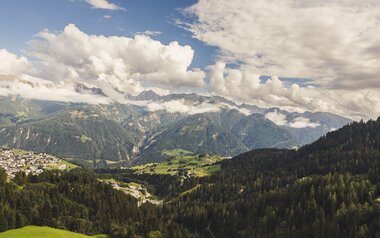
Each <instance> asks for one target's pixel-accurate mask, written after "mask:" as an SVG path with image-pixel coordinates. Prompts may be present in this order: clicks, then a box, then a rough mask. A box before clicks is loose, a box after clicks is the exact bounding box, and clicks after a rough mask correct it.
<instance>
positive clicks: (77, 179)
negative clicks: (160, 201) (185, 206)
mask: <svg viewBox="0 0 380 238" xmlns="http://www.w3.org/2000/svg"><path fill="white" fill-rule="evenodd" d="M160 210H161V208H159V207H156V206H154V205H150V204H144V205H142V206H140V207H137V201H136V199H134V198H133V197H131V196H128V195H126V194H124V193H123V192H120V191H116V190H114V189H113V188H112V187H111V186H110V185H107V184H104V183H101V182H99V181H98V178H97V177H96V176H95V174H93V173H91V172H88V171H84V170H81V169H76V170H73V171H71V172H64V173H63V172H59V171H46V172H44V173H42V174H41V175H39V176H33V175H31V176H25V175H24V174H22V173H19V174H17V176H16V178H15V179H14V181H11V182H6V174H5V172H4V170H2V169H0V231H5V230H9V229H14V228H19V227H23V226H25V225H40V226H50V227H54V228H61V229H67V230H71V231H75V232H79V233H85V234H111V237H192V236H191V234H190V233H189V232H188V231H187V229H186V228H184V227H183V226H181V225H178V224H177V223H175V222H169V223H167V222H166V221H165V220H164V219H161V218H160V215H159V214H160Z"/></svg>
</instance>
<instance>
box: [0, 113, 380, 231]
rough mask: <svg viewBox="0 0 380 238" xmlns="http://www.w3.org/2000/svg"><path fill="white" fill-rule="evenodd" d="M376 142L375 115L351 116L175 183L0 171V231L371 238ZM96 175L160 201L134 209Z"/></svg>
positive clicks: (379, 134) (378, 164)
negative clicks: (298, 144)
mask: <svg viewBox="0 0 380 238" xmlns="http://www.w3.org/2000/svg"><path fill="white" fill-rule="evenodd" d="M379 145H380V119H378V120H377V121H369V122H367V123H364V122H360V123H353V124H351V125H348V126H346V127H344V128H342V129H341V130H338V131H336V132H331V133H329V134H328V135H327V136H326V137H323V138H321V139H320V140H318V141H317V142H315V143H314V144H312V145H309V146H305V147H303V148H301V149H300V150H298V151H295V150H278V149H261V150H254V151H251V152H248V153H245V154H242V155H240V156H237V157H235V158H233V159H231V160H224V161H222V162H220V163H221V167H222V169H221V171H219V172H216V173H215V174H213V175H211V176H209V177H204V178H188V179H186V180H185V181H182V182H183V183H181V178H180V177H175V176H170V175H150V174H142V175H139V174H134V173H132V172H131V171H129V170H112V171H111V170H102V171H99V172H101V173H98V174H95V173H89V172H84V171H81V170H73V171H71V172H67V173H63V174H60V173H58V172H45V173H43V174H41V175H40V176H29V177H27V178H26V179H21V180H20V179H19V178H20V176H18V177H17V178H18V179H16V180H15V181H13V182H8V183H5V177H4V175H2V176H1V179H0V194H2V195H1V196H0V204H1V209H0V229H1V230H6V229H11V228H15V227H20V226H23V225H28V224H32V225H48V226H52V227H57V228H64V229H69V230H72V231H76V232H81V233H86V234H99V233H108V234H112V236H113V237H145V236H147V237H379V236H380V199H379V198H380V150H379V149H380V147H379ZM21 178H22V176H21ZM98 178H115V179H118V180H122V181H125V182H129V181H134V182H139V183H145V184H146V185H147V187H148V188H149V191H150V192H153V193H154V194H156V195H158V196H160V197H161V198H162V199H165V201H164V203H163V204H162V205H160V206H155V205H150V204H144V205H142V206H141V207H137V205H136V200H135V199H133V198H131V197H129V196H128V195H126V194H123V193H122V192H120V191H115V190H113V189H112V188H111V187H110V186H109V185H105V184H102V183H100V182H99V180H98ZM15 183H16V184H15ZM153 235H155V236H153Z"/></svg>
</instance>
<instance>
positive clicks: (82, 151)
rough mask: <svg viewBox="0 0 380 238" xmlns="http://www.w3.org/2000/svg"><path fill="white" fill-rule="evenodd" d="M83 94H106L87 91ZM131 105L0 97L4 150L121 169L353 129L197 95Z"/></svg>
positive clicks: (323, 117) (138, 99) (283, 144)
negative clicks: (169, 155)
mask: <svg viewBox="0 0 380 238" xmlns="http://www.w3.org/2000/svg"><path fill="white" fill-rule="evenodd" d="M77 90H84V91H86V92H87V93H88V92H89V91H90V92H91V93H94V94H99V95H103V92H102V91H99V90H98V89H97V88H91V87H87V86H85V85H77ZM126 98H127V99H128V100H130V101H131V104H119V103H112V104H109V105H87V104H73V103H61V102H50V101H37V100H29V99H23V98H18V97H17V98H8V97H0V146H9V147H15V148H22V149H27V150H36V151H39V152H49V153H51V154H54V155H59V156H63V157H72V158H75V159H77V160H80V161H82V162H84V161H90V163H87V162H86V164H95V165H96V166H101V165H105V164H107V163H108V164H109V165H110V164H114V165H117V164H120V163H121V164H122V163H132V162H133V163H142V162H150V161H161V160H163V159H165V157H164V156H163V155H162V151H163V150H165V149H177V148H178V149H186V150H190V151H193V152H195V153H214V154H220V155H224V156H233V155H236V154H239V153H242V152H244V151H248V150H250V149H255V148H291V147H299V146H301V145H304V144H307V143H310V142H312V141H315V140H316V139H318V138H319V137H320V136H322V135H324V134H326V133H327V132H329V131H331V130H334V129H337V128H340V127H342V126H343V125H345V124H347V123H349V122H350V120H349V119H346V118H343V117H340V116H337V115H334V114H330V113H311V112H305V113H294V112H287V111H283V110H280V109H276V108H273V109H264V108H260V107H257V106H255V105H248V104H240V105H238V104H236V103H234V102H232V101H230V100H228V99H225V98H223V97H219V96H203V95H198V94H195V93H192V94H184V93H183V94H170V95H164V96H160V95H158V94H156V93H155V92H153V91H147V92H143V93H141V94H140V95H138V96H134V97H132V96H126ZM184 109H186V110H184ZM279 119H280V120H279ZM104 161H108V162H104Z"/></svg>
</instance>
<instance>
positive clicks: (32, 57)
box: [0, 0, 380, 119]
mask: <svg viewBox="0 0 380 238" xmlns="http://www.w3.org/2000/svg"><path fill="white" fill-rule="evenodd" d="M181 10H182V11H181ZM379 12H380V2H379V0H361V1H357V0H328V1H327V0H313V1H305V0H254V1H253V0H252V1H247V0H233V1H232V0H0V79H1V76H4V75H6V76H9V75H12V76H14V77H15V78H17V77H21V78H23V81H22V82H24V84H22V83H20V82H17V81H16V82H13V81H12V82H10V81H7V83H4V81H2V83H3V84H4V85H1V84H0V94H1V95H3V96H4V95H5V96H7V95H23V94H25V92H26V91H27V89H28V93H29V92H30V90H32V89H29V88H28V87H32V88H33V90H34V92H32V93H30V95H29V97H31V98H34V97H40V96H41V93H40V92H42V91H44V90H45V88H46V87H53V86H51V85H52V84H51V83H53V84H54V85H55V86H54V87H55V90H56V91H55V92H57V93H55V94H51V95H47V94H46V95H45V96H46V98H48V99H49V100H58V99H57V98H56V97H55V96H56V95H57V94H60V100H73V98H75V97H73V96H68V95H74V94H73V93H75V92H73V91H72V85H70V83H72V82H84V83H86V84H89V85H92V86H94V87H99V88H101V89H103V90H104V91H107V92H108V94H107V96H109V97H110V98H111V99H112V100H116V101H119V97H118V96H117V95H116V94H117V92H122V93H130V94H134V95H136V94H138V93H141V92H142V91H144V90H155V91H156V92H159V93H162V94H167V93H173V92H197V93H205V94H212V95H219V96H223V97H226V98H229V99H231V100H235V101H236V102H245V103H251V104H255V105H258V106H261V107H279V108H282V109H285V110H289V111H306V110H307V111H328V112H333V113H337V114H340V115H344V116H348V117H351V118H354V119H358V118H368V117H372V118H376V117H377V116H378V115H380V93H379V92H380V80H379V75H380V68H379V65H380V50H379V49H380V16H379ZM105 16H106V17H105ZM177 19H181V20H182V23H184V24H182V25H181V26H178V25H177V24H176V22H175V20H177ZM184 27H185V28H186V29H184ZM45 29H48V31H44V30H45ZM42 31H43V33H41V32H42ZM146 31H150V32H160V33H161V34H158V35H148V34H145V35H144V36H142V35H139V36H135V35H136V34H137V33H142V32H146ZM38 33H40V34H39V36H38V37H37V36H36V34H38ZM103 36H105V37H103ZM113 36H125V37H113ZM173 41H176V42H178V44H175V43H171V42H173ZM187 45H188V46H190V47H187ZM28 81H32V82H29V83H25V82H28ZM36 81H38V83H35V82H36ZM31 85H32V86H31ZM41 85H42V86H41ZM50 90H51V88H50ZM70 90H71V91H70ZM44 92H45V91H44ZM76 97H78V98H80V101H87V100H88V97H89V96H88V95H76ZM78 100H79V99H78Z"/></svg>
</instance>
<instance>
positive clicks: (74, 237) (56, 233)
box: [0, 226, 107, 238]
mask: <svg viewBox="0 0 380 238" xmlns="http://www.w3.org/2000/svg"><path fill="white" fill-rule="evenodd" d="M89 237H93V238H107V236H106V235H97V236H86V235H82V234H78V233H74V232H70V231H65V230H59V229H54V228H50V227H40V226H25V227H23V228H20V229H15V230H9V231H6V232H2V233H0V238H89Z"/></svg>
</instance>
